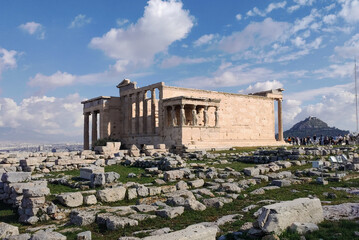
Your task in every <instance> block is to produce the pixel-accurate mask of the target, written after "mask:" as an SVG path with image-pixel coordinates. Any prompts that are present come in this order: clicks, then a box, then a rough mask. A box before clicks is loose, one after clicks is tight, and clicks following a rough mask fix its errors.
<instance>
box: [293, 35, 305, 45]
mask: <svg viewBox="0 0 359 240" xmlns="http://www.w3.org/2000/svg"><path fill="white" fill-rule="evenodd" d="M292 43H293V44H294V45H295V46H296V47H302V46H304V45H305V40H304V39H303V38H301V37H296V38H295V39H293V40H292Z"/></svg>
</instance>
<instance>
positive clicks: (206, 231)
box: [143, 224, 217, 240]
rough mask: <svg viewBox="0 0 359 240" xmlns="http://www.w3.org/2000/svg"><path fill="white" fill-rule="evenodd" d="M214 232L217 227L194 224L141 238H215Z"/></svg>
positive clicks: (179, 239)
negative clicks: (178, 229)
mask: <svg viewBox="0 0 359 240" xmlns="http://www.w3.org/2000/svg"><path fill="white" fill-rule="evenodd" d="M216 234H217V228H213V227H205V226H203V225H200V224H196V225H191V226H189V227H187V228H185V229H183V230H180V231H176V232H171V233H166V234H162V235H156V236H149V237H145V238H143V240H215V239H216Z"/></svg>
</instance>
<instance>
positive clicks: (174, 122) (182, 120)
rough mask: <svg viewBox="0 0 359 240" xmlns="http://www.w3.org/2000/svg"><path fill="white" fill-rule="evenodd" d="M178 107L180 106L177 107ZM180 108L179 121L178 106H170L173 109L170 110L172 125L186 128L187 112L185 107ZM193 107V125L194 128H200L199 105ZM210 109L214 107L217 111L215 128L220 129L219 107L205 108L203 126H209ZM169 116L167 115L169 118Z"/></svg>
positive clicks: (215, 113)
mask: <svg viewBox="0 0 359 240" xmlns="http://www.w3.org/2000/svg"><path fill="white" fill-rule="evenodd" d="M177 106H178V105H177ZM179 106H180V112H179V121H178V119H177V115H176V105H173V106H169V108H171V110H170V113H171V114H170V117H171V119H170V120H169V122H170V125H172V126H185V125H186V119H187V118H186V111H185V105H183V104H181V105H179ZM189 106H191V107H192V110H191V111H192V121H191V123H192V124H191V125H192V126H198V118H197V105H189ZM209 107H214V108H215V109H216V110H215V112H214V117H215V127H218V125H219V112H218V107H217V106H203V108H204V110H203V125H204V126H209V115H208V108H209ZM168 115H169V114H167V116H168Z"/></svg>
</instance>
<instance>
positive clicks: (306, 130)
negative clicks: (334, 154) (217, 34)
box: [283, 117, 349, 137]
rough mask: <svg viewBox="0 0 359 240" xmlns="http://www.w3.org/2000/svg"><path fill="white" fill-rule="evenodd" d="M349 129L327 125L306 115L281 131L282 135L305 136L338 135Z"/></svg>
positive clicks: (346, 132) (345, 132)
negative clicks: (289, 127)
mask: <svg viewBox="0 0 359 240" xmlns="http://www.w3.org/2000/svg"><path fill="white" fill-rule="evenodd" d="M348 133H349V131H346V130H340V129H338V128H336V127H329V126H328V124H327V123H325V122H323V121H322V120H320V119H319V118H316V117H308V118H306V119H305V120H303V121H300V122H298V123H296V124H294V126H293V127H292V128H291V129H289V130H287V131H285V132H284V133H283V135H284V137H290V136H295V137H307V136H314V135H316V136H320V135H323V136H339V135H342V136H343V135H346V134H348Z"/></svg>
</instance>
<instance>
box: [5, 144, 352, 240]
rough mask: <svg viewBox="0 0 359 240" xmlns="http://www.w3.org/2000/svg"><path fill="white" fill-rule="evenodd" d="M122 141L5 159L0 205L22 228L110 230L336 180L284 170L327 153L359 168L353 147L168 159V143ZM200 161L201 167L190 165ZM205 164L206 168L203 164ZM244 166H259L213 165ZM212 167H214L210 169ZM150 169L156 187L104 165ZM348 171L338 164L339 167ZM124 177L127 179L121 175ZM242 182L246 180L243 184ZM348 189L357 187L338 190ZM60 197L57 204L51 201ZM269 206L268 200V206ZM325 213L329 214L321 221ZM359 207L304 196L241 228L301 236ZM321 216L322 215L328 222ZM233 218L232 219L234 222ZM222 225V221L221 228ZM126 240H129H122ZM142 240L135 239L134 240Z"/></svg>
mask: <svg viewBox="0 0 359 240" xmlns="http://www.w3.org/2000/svg"><path fill="white" fill-rule="evenodd" d="M120 147H121V144H120V143H108V144H107V145H106V146H103V147H96V148H95V151H89V150H86V151H82V152H66V153H17V154H14V153H0V175H1V182H0V200H2V201H3V202H4V203H6V204H10V205H12V207H14V208H17V209H18V213H19V216H20V217H19V222H21V223H25V224H30V225H31V224H35V223H37V222H42V221H47V220H50V219H52V220H58V221H67V222H69V223H70V224H72V225H73V226H86V225H90V224H94V223H96V224H98V225H101V226H104V227H106V228H107V229H108V230H116V229H121V228H125V227H127V226H137V225H141V221H144V220H146V219H151V218H157V217H162V218H166V219H173V218H176V217H178V216H180V215H182V214H183V213H184V212H185V211H187V210H193V211H204V210H206V209H207V208H222V207H223V206H224V205H225V204H228V203H231V202H232V201H233V199H237V198H238V196H240V195H241V196H242V197H245V196H246V195H245V194H244V195H243V192H244V191H246V190H247V189H248V188H250V187H252V186H254V185H257V184H260V183H266V184H267V185H266V186H264V187H261V188H257V189H255V190H253V191H251V192H249V194H265V193H266V192H267V191H271V190H274V189H278V188H281V187H288V186H291V185H293V184H303V183H308V182H310V181H311V180H312V178H311V177H313V176H314V177H318V178H323V179H324V178H325V179H327V180H330V181H336V180H337V179H336V178H343V177H345V176H340V177H338V174H333V173H331V172H332V171H330V170H333V166H332V165H330V164H328V163H325V164H324V167H323V168H322V169H321V170H320V171H319V170H317V169H313V168H308V169H306V170H302V171H296V172H291V171H288V170H286V169H288V168H291V167H294V166H302V165H305V164H307V163H308V161H310V160H312V159H313V156H315V157H316V158H323V156H328V155H330V154H336V155H338V154H346V155H347V156H348V159H349V161H348V162H347V163H346V165H345V168H346V169H347V170H352V171H353V170H354V171H355V170H356V169H359V165H358V164H359V161H357V160H356V158H357V157H358V155H357V153H355V152H353V149H351V148H339V149H332V148H324V147H317V148H298V149H292V150H287V149H285V148H278V149H276V150H258V151H255V152H253V153H252V154H251V155H249V154H248V153H243V154H210V153H207V152H205V151H201V152H194V153H187V154H184V155H183V156H179V155H175V154H171V153H168V152H167V151H166V149H165V147H164V146H163V145H160V146H157V148H154V147H153V146H151V145H147V146H144V148H143V149H141V150H140V149H138V148H137V147H136V146H134V145H132V146H130V148H129V149H128V150H120ZM187 160H196V161H197V163H187ZM200 161H203V163H199V162H200ZM235 161H241V162H246V163H253V164H257V165H254V166H253V167H248V168H245V169H243V171H236V170H235V169H232V168H229V167H226V168H217V167H216V164H226V163H230V162H235ZM208 162H210V163H211V165H209V164H208ZM119 164H122V165H124V166H132V167H139V168H144V169H145V172H146V174H145V176H151V177H153V178H155V179H156V180H155V181H154V184H139V183H137V182H136V178H137V177H142V176H136V175H134V174H129V176H125V177H130V175H131V176H132V177H134V179H133V181H129V182H127V183H121V182H120V178H121V176H120V175H119V174H118V173H116V172H106V171H105V168H104V167H105V166H111V165H119ZM340 167H344V166H337V168H338V169H340ZM74 169H79V171H80V177H79V179H75V180H74V179H71V178H70V177H68V176H64V175H62V176H61V175H60V177H57V178H55V177H53V175H51V177H50V178H46V176H48V174H49V173H52V174H53V173H54V172H60V171H67V170H74ZM122 177H124V176H122ZM239 179H241V180H239ZM48 183H50V184H60V185H64V186H68V187H71V188H73V189H74V191H73V192H63V193H60V194H57V195H53V194H51V193H50V189H49V188H48ZM339 190H343V191H347V192H348V191H351V192H350V193H351V194H352V192H353V194H355V191H357V189H349V190H348V189H339ZM50 196H52V197H55V198H56V201H52V200H49V197H50ZM132 199H136V200H137V205H131V206H112V207H111V206H108V205H109V204H110V203H114V202H119V201H122V200H132ZM268 203H270V202H268ZM257 206H258V205H254V204H252V205H250V206H248V207H246V208H244V209H243V210H242V211H243V212H249V211H251V210H252V209H255V208H256V207H257ZM323 211H324V215H323ZM358 213H359V205H358V204H357V203H347V204H341V205H334V206H323V207H322V206H321V203H320V201H319V199H309V198H301V199H296V200H293V201H288V202H282V203H274V204H271V205H267V206H264V207H262V208H260V209H259V211H257V212H256V214H255V215H256V217H257V221H256V222H255V223H254V224H252V223H247V224H245V225H243V226H242V228H241V229H242V230H243V231H248V234H249V235H252V236H263V235H265V234H268V233H271V232H275V233H277V234H279V233H281V232H282V231H284V230H285V229H287V228H288V227H289V228H290V229H291V230H292V231H297V232H298V233H300V234H304V233H306V232H311V231H315V230H316V229H317V225H316V224H317V223H320V222H321V221H322V220H323V219H324V218H325V219H330V220H332V219H334V220H337V219H353V216H358ZM323 216H324V217H323ZM232 217H233V216H232ZM229 219H230V220H228V221H232V220H231V218H229ZM218 221H220V222H212V223H202V224H199V225H198V224H197V225H193V226H189V227H188V228H186V229H183V230H180V231H177V232H169V233H168V231H167V232H162V235H154V236H150V237H146V238H144V239H147V240H151V239H178V237H177V236H181V237H182V238H181V239H190V238H191V239H194V240H195V239H205V240H206V239H208V240H212V239H215V237H216V234H217V233H218V231H219V228H218V226H220V225H222V224H224V223H223V222H226V221H227V220H220V219H219V220H218ZM221 221H222V222H221ZM55 230H56V229H53V228H47V229H39V230H38V231H36V232H35V233H34V234H32V237H31V235H30V234H28V233H27V235H23V234H22V235H23V236H22V235H19V231H18V229H17V227H14V226H11V225H9V224H6V223H0V237H3V238H8V237H10V236H19V237H18V238H16V239H30V237H31V239H66V237H65V236H64V235H62V234H61V233H59V232H56V231H55ZM14 239H15V238H14ZM78 239H91V232H83V233H80V234H79V235H78ZM120 239H124V238H120ZM133 239H137V238H133Z"/></svg>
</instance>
